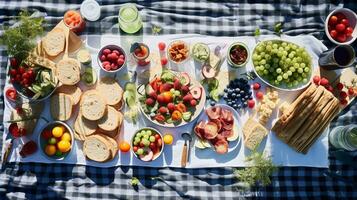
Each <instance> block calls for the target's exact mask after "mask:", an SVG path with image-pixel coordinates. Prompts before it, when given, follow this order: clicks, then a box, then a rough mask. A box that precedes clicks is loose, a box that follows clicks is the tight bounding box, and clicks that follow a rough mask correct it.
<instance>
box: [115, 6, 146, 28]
mask: <svg viewBox="0 0 357 200" xmlns="http://www.w3.org/2000/svg"><path fill="white" fill-rule="evenodd" d="M118 18H119V19H118V21H119V27H120V29H121V30H123V31H124V32H126V33H129V34H132V33H136V32H138V31H139V30H140V29H141V27H142V26H143V22H142V20H141V17H140V15H139V11H138V9H137V8H136V6H135V5H134V4H131V3H127V4H124V5H122V6H121V8H120V9H119V17H118Z"/></svg>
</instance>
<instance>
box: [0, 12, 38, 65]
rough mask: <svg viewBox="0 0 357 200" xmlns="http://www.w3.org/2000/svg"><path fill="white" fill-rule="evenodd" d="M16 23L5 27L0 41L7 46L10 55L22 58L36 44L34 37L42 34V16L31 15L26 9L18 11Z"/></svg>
mask: <svg viewBox="0 0 357 200" xmlns="http://www.w3.org/2000/svg"><path fill="white" fill-rule="evenodd" d="M16 19H18V24H15V26H13V27H5V31H4V34H3V35H2V36H1V38H0V43H1V44H3V45H6V46H7V51H8V54H9V55H10V56H13V57H15V58H17V59H19V60H24V59H25V58H26V57H27V56H28V55H29V52H30V51H32V49H33V48H34V47H35V46H36V41H35V38H36V37H37V36H40V35H42V34H43V27H42V23H43V18H42V17H31V16H30V13H29V12H27V11H22V12H20V15H19V16H18V17H17V18H16Z"/></svg>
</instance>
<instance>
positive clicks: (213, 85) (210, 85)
mask: <svg viewBox="0 0 357 200" xmlns="http://www.w3.org/2000/svg"><path fill="white" fill-rule="evenodd" d="M201 84H202V85H204V86H206V88H207V91H208V94H209V97H210V98H212V99H213V100H214V101H216V102H218V101H219V98H220V94H219V91H218V86H219V81H218V79H216V78H210V79H203V80H202V81H201Z"/></svg>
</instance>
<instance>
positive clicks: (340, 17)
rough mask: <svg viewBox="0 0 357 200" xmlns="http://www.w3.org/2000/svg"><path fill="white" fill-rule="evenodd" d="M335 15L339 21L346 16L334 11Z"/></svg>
mask: <svg viewBox="0 0 357 200" xmlns="http://www.w3.org/2000/svg"><path fill="white" fill-rule="evenodd" d="M336 17H337V19H338V20H339V21H341V20H342V19H345V18H346V16H345V15H344V14H343V13H336Z"/></svg>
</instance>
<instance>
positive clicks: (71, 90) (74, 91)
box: [57, 85, 82, 105]
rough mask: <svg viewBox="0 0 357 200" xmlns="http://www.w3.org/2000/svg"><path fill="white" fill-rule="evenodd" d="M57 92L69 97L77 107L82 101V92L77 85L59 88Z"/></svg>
mask: <svg viewBox="0 0 357 200" xmlns="http://www.w3.org/2000/svg"><path fill="white" fill-rule="evenodd" d="M57 92H58V93H64V94H67V95H69V96H70V97H71V98H72V101H73V104H74V105H77V103H78V102H79V100H81V95H82V90H81V88H79V87H77V86H75V85H62V86H60V87H58V88H57Z"/></svg>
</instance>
